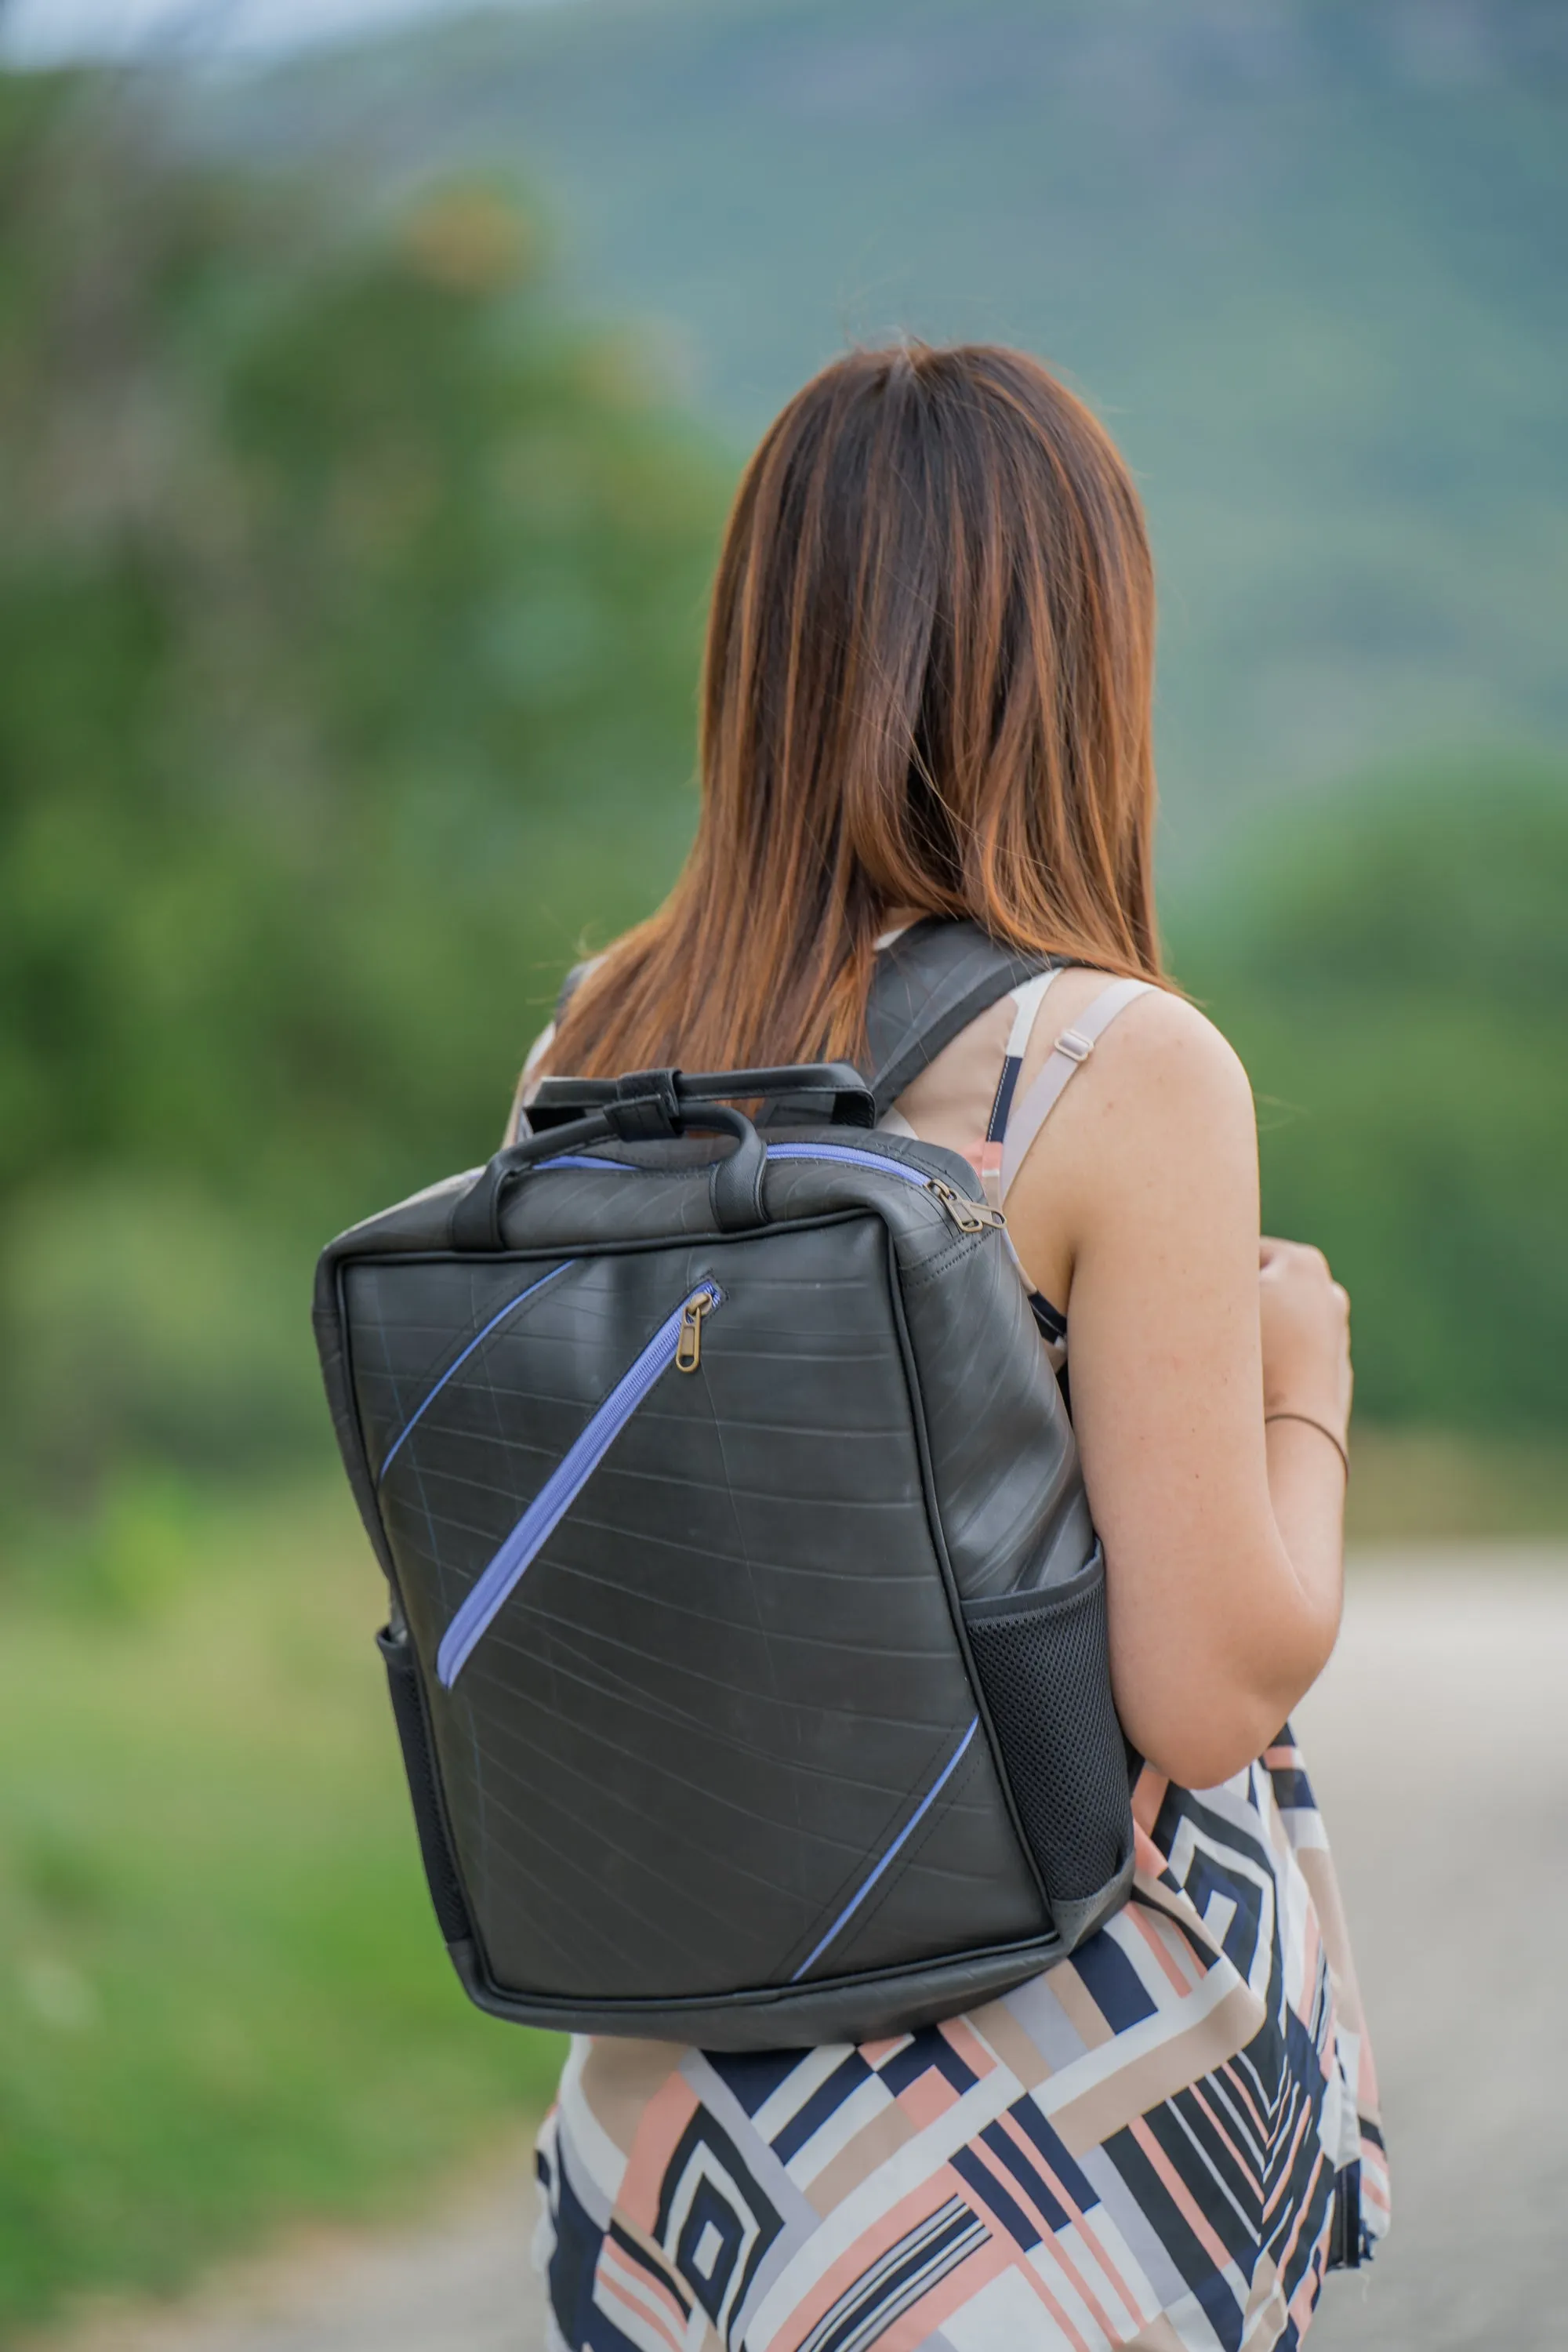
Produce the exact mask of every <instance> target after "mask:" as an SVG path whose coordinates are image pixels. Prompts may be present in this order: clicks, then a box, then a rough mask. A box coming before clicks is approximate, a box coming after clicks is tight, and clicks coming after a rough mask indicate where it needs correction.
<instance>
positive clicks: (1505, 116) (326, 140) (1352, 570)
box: [191, 0, 1568, 871]
mask: <svg viewBox="0 0 1568 2352" xmlns="http://www.w3.org/2000/svg"><path fill="white" fill-rule="evenodd" d="M1565 97H1568V10H1564V9H1563V7H1562V6H1561V5H1559V0H1546V5H1542V0H1162V5H1160V6H1158V7H1155V6H1153V5H1149V0H573V5H562V6H557V7H554V8H546V9H538V8H527V9H500V10H492V11H491V12H490V13H489V14H488V15H483V16H474V17H471V18H462V19H458V20H456V21H446V22H443V23H440V24H438V25H437V26H426V27H424V28H422V29H421V30H420V31H419V32H417V33H416V34H412V35H409V34H405V35H402V36H399V37H388V38H386V39H384V40H382V41H380V42H377V43H374V44H369V45H363V46H358V47H348V48H344V49H342V50H339V51H335V52H331V53H329V54H326V55H322V54H320V53H318V54H315V55H312V56H311V57H310V58H307V59H302V60H300V61H297V62H296V63H294V64H293V65H291V66H289V67H286V68H281V69H275V70H272V71H270V72H268V73H267V74H265V75H254V76H251V77H249V78H244V79H236V78H234V77H232V76H231V77H230V78H229V79H226V80H225V81H223V82H221V83H218V84H214V83H210V82H209V83H208V84H206V85H204V86H203V87H202V88H201V89H200V90H199V92H198V93H197V100H198V102H197V103H196V104H195V105H194V106H193V108H192V109H191V115H192V119H193V121H194V123H195V127H196V128H197V129H198V131H199V133H200V136H201V137H202V138H203V139H204V140H210V141H216V142H219V143H220V144H224V145H226V146H229V147H243V148H245V149H246V150H247V151H248V152H251V153H252V155H259V156H264V157H268V158H270V159H272V160H274V161H277V162H280V163H287V162H291V161H294V160H297V159H300V158H302V157H305V156H309V157H310V159H311V160H312V161H313V162H316V163H320V162H321V159H322V158H323V157H325V158H327V159H329V160H330V161H332V162H334V163H336V164H337V165H338V166H339V167H340V168H341V171H342V174H343V184H344V185H345V187H347V188H349V189H351V190H353V191H354V192H355V193H356V194H357V193H360V192H366V191H370V190H377V191H379V190H382V189H384V188H386V187H387V186H388V185H389V184H395V183H403V182H406V181H407V180H409V179H411V178H412V179H420V178H424V177H427V176H430V175H432V174H434V175H440V174H443V173H449V172H451V171H452V170H454V169H455V168H468V167H471V166H473V165H475V164H482V165H499V166H500V167H502V168H504V169H509V170H517V171H520V172H521V173H523V174H524V175H525V176H531V177H532V178H533V179H534V180H536V181H537V183H538V184H540V185H541V186H542V189H543V191H544V194H545V195H546V197H547V199H548V200H549V201H550V202H551V203H552V205H554V206H555V208H556V209H557V211H558V213H559V215H560V217H561V221H562V225H563V235H564V236H565V239H566V242H567V247H568V255H569V259H570V262H571V265H572V267H573V268H574V272H575V276H576V281H577V284H578V287H579V289H580V290H581V293H582V297H583V299H584V300H585V301H586V302H587V303H588V304H589V305H590V306H591V307H595V308H602V309H603V310H605V311H606V312H608V313H611V314H614V315H616V316H625V315H626V313H628V312H630V313H633V314H635V315H640V316H641V317H643V318H644V319H646V320H649V321H652V322H657V323H658V325H660V326H661V328H662V329H663V331H664V336H665V341H666V347H667V349H668V351H669V352H670V353H671V355H672V360H673V363H674V365H675V367H676V369H677V371H678V373H679V381H680V383H681V385H682V388H683V389H684V390H685V392H686V393H687V394H688V396H689V398H690V400H691V401H692V402H693V403H694V404H696V405H697V406H698V407H699V408H700V409H702V410H704V411H706V412H707V413H708V414H709V415H710V416H712V417H713V418H714V419H716V420H717V421H718V423H719V424H720V425H721V427H722V428H723V429H724V430H725V431H726V433H727V435H728V436H729V438H730V439H731V443H732V444H733V446H734V447H735V449H736V450H737V451H738V450H739V449H740V448H741V447H742V446H743V445H744V444H745V443H746V441H748V440H749V439H750V437H751V436H753V435H754V434H755V433H756V432H757V430H758V429H759V428H760V427H761V425H763V423H764V422H765V420H766V418H767V417H768V415H770V414H771V413H772V411H773V409H774V408H775V407H776V406H777V404H779V403H780V402H781V401H782V400H783V399H784V397H785V396H786V395H787V394H788V393H789V392H790V391H791V389H792V388H793V387H794V385H795V383H797V382H799V381H800V380H801V379H802V378H803V377H804V376H805V374H806V373H808V371H810V370H811V369H812V368H813V367H815V366H816V365H817V364H818V363H819V362H821V361H823V360H824V359H826V357H828V356H829V355H830V354H831V353H832V352H834V351H835V350H836V349H837V348H838V347H839V346H840V345H841V343H842V342H843V341H844V340H845V338H846V337H847V336H849V337H856V338H868V337H874V336H879V335H882V334H885V333H888V332H889V331H897V330H899V329H908V330H910V331H914V332H918V333H921V334H924V335H927V336H931V337H939V338H941V337H952V336H964V337H993V338H997V339H1001V340H1005V341H1013V342H1017V343H1021V344H1024V345H1026V347H1028V348H1029V349H1031V350H1034V351H1037V352H1040V353H1042V354H1043V355H1044V356H1046V357H1047V358H1048V359H1050V360H1051V361H1052V362H1054V363H1055V364H1057V365H1058V367H1060V368H1061V369H1063V370H1064V371H1065V372H1066V373H1068V376H1069V377H1070V379H1071V380H1072V381H1074V382H1075V383H1078V384H1079V385H1080V386H1081V387H1082V388H1083V389H1084V390H1085V391H1086V392H1087V393H1088V394H1089V396H1090V397H1091V398H1092V399H1094V400H1095V401H1096V402H1097V403H1098V404H1100V407H1101V408H1102V409H1103V410H1104V412H1105V413H1106V414H1107V415H1108V417H1109V418H1110V422H1111V424H1112V425H1113V427H1114V429H1115V430H1116V432H1117V433H1118V434H1119V436H1121V440H1122V442H1123V444H1124V446H1125V447H1126V448H1127V450H1128V452H1129V454H1130V456H1131V458H1132V460H1133V462H1134V464H1135V466H1136V467H1137V469H1138V472H1139V475H1140V478H1141V479H1142V484H1143V488H1144V490H1145V494H1146V496H1147V499H1148V502H1149V507H1150V511H1151V515H1152V523H1153V528H1154V532H1155V537H1156V541H1157V550H1158V553H1159V557H1160V561H1161V567H1162V572H1163V581H1164V594H1165V603H1164V667H1163V686H1162V707H1161V725H1162V733H1163V769H1164V777H1165V783H1166V792H1167V806H1168V810H1169V813H1170V824H1169V827H1168V839H1167V856H1168V857H1169V856H1171V855H1172V854H1173V855H1174V863H1175V865H1176V867H1177V869H1178V871H1179V870H1180V868H1181V867H1182V866H1184V864H1185V863H1186V862H1187V860H1188V859H1189V858H1191V857H1193V856H1195V855H1196V854H1197V853H1198V852H1200V851H1201V850H1203V849H1205V847H1207V846H1209V845H1212V843H1213V841H1214V838H1215V831H1216V828H1217V827H1218V826H1219V825H1220V824H1223V822H1224V820H1225V819H1226V816H1227V815H1228V814H1233V813H1236V812H1237V811H1238V810H1239V807H1240V805H1241V804H1242V803H1247V802H1249V801H1251V800H1253V799H1255V798H1256V797H1258V795H1260V794H1265V793H1269V792H1271V791H1272V790H1273V789H1275V788H1276V787H1278V786H1281V785H1286V784H1289V783H1292V782H1299V781H1312V780H1315V779H1318V778H1321V777H1327V776H1330V775H1332V774H1334V773H1336V772H1344V771H1345V770H1346V769H1348V768H1350V767H1352V766H1354V765H1357V764H1359V763H1361V762H1363V761H1366V760H1369V759H1374V758H1378V757H1383V756H1385V755H1388V754H1391V753H1399V754H1405V753H1408V752H1411V751H1421V750H1424V749H1452V748H1453V747H1455V746H1457V745H1458V746H1463V745H1466V744H1477V743H1481V742H1487V741H1492V742H1496V741H1500V740H1501V741H1509V740H1531V739H1534V740H1543V741H1544V740H1561V739H1562V737H1563V734H1564V733H1565V732H1568V679H1565V677H1564V669H1563V661H1562V658H1561V639H1562V614H1563V601H1564V596H1563V592H1564V587H1565V584H1568V583H1565V576H1564V575H1565V569H1568V566H1565V560H1564V547H1565V545H1568V540H1565V536H1564V531H1563V523H1564V520H1565V509H1568V437H1565V436H1564V434H1563V427H1562V415H1561V386H1562V383H1563V363H1564V360H1565V358H1568V310H1564V306H1563V300H1562V261H1563V226H1564V220H1565V216H1568V205H1565V198H1568V137H1564V136H1563V132H1564V127H1565V125H1564V115H1565V113H1568V107H1565V103H1564V101H1565Z"/></svg>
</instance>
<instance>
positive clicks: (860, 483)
mask: <svg viewBox="0 0 1568 2352" xmlns="http://www.w3.org/2000/svg"><path fill="white" fill-rule="evenodd" d="M1153 640H1154V587H1153V569H1152V562H1151V560H1150V554H1149V544H1148V540H1147V537H1146V535H1145V531H1144V527H1143V515H1142V506H1141V504H1140V501H1139V498H1138V494H1137V491H1136V490H1135V489H1134V488H1133V486H1132V483H1131V478H1130V477H1129V475H1128V472H1127V468H1126V467H1125V466H1124V465H1123V463H1122V461H1121V457H1119V455H1118V454H1117V451H1116V448H1115V446H1114V445H1113V444H1112V442H1111V440H1110V436H1109V435H1108V434H1107V433H1106V431H1105V429H1104V427H1103V426H1102V425H1100V423H1099V421H1098V420H1097V419H1096V418H1095V417H1094V416H1092V415H1090V413H1089V410H1088V409H1087V408H1086V407H1085V406H1084V404H1083V403H1082V402H1081V401H1079V400H1077V399H1075V398H1074V396H1073V395H1072V394H1071V393H1069V392H1068V391H1067V390H1066V388H1065V387H1064V386H1063V385H1062V384H1060V383H1058V381H1057V379H1056V378H1055V377H1054V376H1053V375H1052V374H1051V373H1049V372H1048V370H1047V369H1046V368H1044V367H1042V366H1041V365H1040V363H1039V362H1037V361H1036V360H1032V359H1029V358H1027V357H1026V355H1025V354H1024V353H1023V352H1013V351H1006V350H1002V349H999V348H995V347H993V346H988V345H963V346H960V347H957V348H954V349H951V350H933V349H931V348H929V347H927V346H925V345H921V344H918V343H917V344H913V345H910V346H909V347H900V348H899V349H896V350H889V351H859V352H850V353H848V354H847V356H846V357H844V358H842V359H840V360H837V361H836V362H834V363H833V365H832V366H830V367H827V368H825V369H824V370H823V372H822V373H821V374H820V375H818V376H816V377H814V379H813V380H812V382H811V383H808V384H806V385H805V389H804V390H803V391H801V392H799V393H797V394H795V398H794V399H793V400H792V401H791V402H790V404H789V405H788V407H787V408H785V409H784V413H783V415H781V416H779V418H778V419H777V421H776V422H775V423H774V424H773V426H772V427H771V428H770V430H769V431H768V433H767V434H766V435H765V436H764V437H763V442H762V446H760V448H759V449H758V450H757V452H756V455H755V456H754V457H753V458H752V462H751V464H750V465H749V466H748V467H747V469H746V472H745V476H744V478H743V479H742V483H741V487H740V489H739V491H738V493H737V495H736V499H735V503H734V507H733V509H732V510H731V516H730V520H729V525H728V529H727V530H726V532H725V537H724V543H723V548H722V551H721V556H720V561H719V571H718V577H717V580H716V582H715V584H714V590H713V603H712V611H711V614H710V623H709V630H708V646H707V656H706V660H705V663H704V669H703V681H702V725H701V779H702V800H701V813H700V818H699V822H698V827H697V835H696V839H695V840H694V842H693V843H692V845H691V850H690V854H689V856H688V858H687V861H686V865H685V867H684V869H683V871H682V873H681V875H680V877H679V880H678V881H677V883H676V885H675V887H674V889H673V890H672V891H671V892H670V895H669V897H668V898H667V899H666V901H665V903H664V905H663V906H662V907H661V908H659V910H658V913H657V914H655V915H654V916H652V917H651V918H650V919H648V920H647V922H645V923H642V924H639V925H638V926H637V929H635V930H631V931H628V932H626V934H625V935H624V937H623V938H621V939H620V940H616V943H615V944H614V945H613V946H612V947H611V948H610V949H609V950H607V952H606V953H605V955H604V956H603V957H602V958H601V959H600V960H599V961H597V962H596V963H595V965H594V966H593V967H592V968H591V969H590V971H588V972H587V973H586V974H585V976H584V979H583V981H582V982H581V983H580V985H579V986H578V988H577V990H576V991H575V992H574V995H573V997H572V999H571V1002H570V1003H569V1005H568V1007H567V1010H566V1012H565V1014H564V1016H563V1021H562V1024H561V1027H560V1030H559V1032H558V1034H557V1035H556V1036H555V1038H554V1039H553V1040H552V1044H551V1048H550V1051H549V1053H548V1055H547V1057H546V1059H547V1062H548V1065H549V1066H551V1067H552V1068H554V1069H558V1070H565V1071H571V1072H574V1073H576V1074H578V1075H582V1076H610V1075H613V1074H615V1073H616V1072H618V1071H622V1070H632V1069H646V1068H649V1067H658V1066H678V1065H683V1066H685V1067H687V1068H688V1069H732V1068H736V1067H739V1066H743V1065H745V1064H748V1063H749V1064H752V1065H756V1064H760V1063H779V1062H792V1061H800V1060H808V1059H815V1058H816V1057H817V1056H819V1055H824V1056H837V1055H847V1056H848V1057H849V1058H851V1059H853V1058H854V1057H855V1055H856V1053H857V1050H858V1046H859V1045H861V1043H862V1042H863V1032H864V1023H865V1010H866V999H867V993H868V988H869V985H870V978H871V970H872V958H873V954H874V943H875V941H876V939H877V936H878V934H879V931H881V930H882V929H884V928H885V925H886V919H887V916H888V914H889V911H890V910H892V909H894V908H900V909H912V910H914V911H916V912H917V913H920V914H922V915H941V916H969V917H970V918H972V919H973V921H975V922H976V923H978V924H980V925H981V927H982V928H983V929H984V930H986V931H988V932H990V933H991V934H992V935H993V936H994V938H996V939H998V940H1004V941H1005V942H1007V943H1008V944H1009V945H1012V946H1015V947H1018V948H1023V949H1030V950H1043V951H1046V952H1052V953H1055V954H1058V955H1060V956H1064V957H1067V958H1068V959H1070V960H1072V961H1078V962H1082V963H1089V964H1093V965H1097V966H1100V967H1101V968H1103V969H1104V970H1106V971H1112V972H1117V973H1123V974H1135V975H1137V976H1139V977H1142V978H1144V979H1151V980H1159V979H1161V978H1162V977H1163V975H1162V972H1161V967H1160V950H1159V942H1158V939H1157V935H1156V927H1155V917H1154V903H1153V883H1152V835H1153V821H1154V772H1153V757H1152V724H1151V721H1152V711H1151V705H1152V685H1153Z"/></svg>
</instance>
